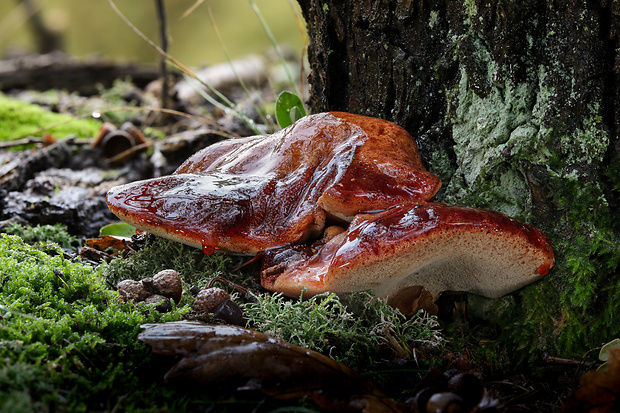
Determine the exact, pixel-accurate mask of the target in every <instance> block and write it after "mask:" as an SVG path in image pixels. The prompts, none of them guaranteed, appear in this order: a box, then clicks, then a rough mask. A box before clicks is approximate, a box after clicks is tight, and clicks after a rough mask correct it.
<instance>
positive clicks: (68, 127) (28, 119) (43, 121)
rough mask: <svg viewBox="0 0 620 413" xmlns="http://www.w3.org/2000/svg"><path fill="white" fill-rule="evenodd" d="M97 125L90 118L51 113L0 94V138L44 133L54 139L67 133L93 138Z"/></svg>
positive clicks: (0, 139)
mask: <svg viewBox="0 0 620 413" xmlns="http://www.w3.org/2000/svg"><path fill="white" fill-rule="evenodd" d="M100 127H101V122H99V121H96V120H94V119H79V118H76V117H73V116H71V115H66V114H59V113H53V112H50V111H48V110H46V109H44V108H42V107H41V106H38V105H34V104H29V103H24V102H20V101H19V100H16V99H13V98H11V97H8V96H6V95H3V94H1V93H0V141H4V140H9V139H12V138H15V137H27V136H30V135H33V136H42V135H43V134H47V133H51V134H52V135H53V136H54V137H55V138H64V137H65V136H68V135H73V136H77V137H78V138H93V137H95V136H97V133H98V131H99V128H100ZM43 129H44V130H43Z"/></svg>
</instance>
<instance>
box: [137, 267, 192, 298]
mask: <svg viewBox="0 0 620 413" xmlns="http://www.w3.org/2000/svg"><path fill="white" fill-rule="evenodd" d="M142 285H144V288H145V289H146V290H147V291H149V292H150V293H152V294H160V295H163V296H164V297H168V298H171V299H173V300H174V302H175V303H177V304H178V303H179V302H180V301H181V296H182V295H183V282H182V281H181V276H180V275H179V273H178V272H176V271H175V270H163V271H160V272H158V273H157V274H155V275H154V276H153V277H152V278H145V279H143V280H142Z"/></svg>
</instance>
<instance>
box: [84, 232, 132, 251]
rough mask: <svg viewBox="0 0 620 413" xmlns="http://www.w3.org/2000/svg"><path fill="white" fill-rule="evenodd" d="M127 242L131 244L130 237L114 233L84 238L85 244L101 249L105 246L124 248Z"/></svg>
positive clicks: (117, 248) (116, 248)
mask: <svg viewBox="0 0 620 413" xmlns="http://www.w3.org/2000/svg"><path fill="white" fill-rule="evenodd" d="M129 244H131V238H127V237H119V236H115V235H99V238H89V239H87V240H86V245H87V246H89V247H91V248H96V249H98V250H101V251H103V250H105V249H107V248H112V249H115V250H126V249H127V245H129Z"/></svg>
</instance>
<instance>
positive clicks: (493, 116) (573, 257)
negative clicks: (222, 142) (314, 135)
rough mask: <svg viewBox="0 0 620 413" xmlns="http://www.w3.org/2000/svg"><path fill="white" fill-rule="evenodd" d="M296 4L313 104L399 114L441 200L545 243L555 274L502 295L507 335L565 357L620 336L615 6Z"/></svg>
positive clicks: (465, 0) (619, 50)
mask: <svg viewBox="0 0 620 413" xmlns="http://www.w3.org/2000/svg"><path fill="white" fill-rule="evenodd" d="M299 3H300V5H301V8H302V12H303V14H304V17H305V18H306V22H307V24H308V32H309V36H310V46H309V51H308V56H309V60H310V67H311V70H312V71H311V74H310V83H311V87H312V93H311V98H310V102H309V104H310V107H311V109H312V111H314V112H318V111H324V110H345V111H350V112H354V113H359V114H365V115H370V116H376V117H381V118H384V119H388V120H392V121H394V122H396V123H398V124H400V125H401V126H403V127H405V128H406V129H407V130H408V131H409V132H411V133H412V135H413V136H414V137H415V138H416V140H417V142H418V145H419V147H420V149H421V153H422V155H423V156H424V157H425V160H426V162H427V163H428V166H429V168H430V170H431V171H432V172H435V173H436V174H438V175H439V176H440V177H441V178H442V181H443V185H444V186H443V189H442V192H440V194H439V199H440V200H444V201H447V202H450V203H454V204H465V205H473V206H478V207H486V208H490V209H495V210H498V211H501V212H504V213H507V214H509V215H511V216H514V217H516V218H518V219H521V220H524V221H527V222H529V223H533V224H534V225H537V226H539V227H540V228H541V229H543V230H545V232H547V234H548V235H549V236H550V238H551V239H552V242H553V243H554V246H555V250H556V256H557V265H556V268H555V269H554V270H553V271H552V273H551V274H550V275H549V276H548V277H546V280H545V281H543V282H541V283H537V284H535V285H533V286H531V287H528V288H526V289H524V290H522V291H521V292H520V293H518V294H515V295H512V296H510V297H506V298H505V299H502V300H499V301H497V302H495V303H493V304H494V306H495V314H501V317H506V314H510V315H511V316H512V319H511V320H512V321H511V323H512V324H511V326H510V327H508V328H505V329H504V330H503V331H504V334H505V335H506V337H508V338H509V339H510V340H511V341H512V342H513V343H514V344H515V345H516V346H518V347H527V348H529V349H531V350H539V349H540V348H546V349H548V350H550V351H554V352H556V353H557V352H560V353H563V354H565V355H579V354H580V353H581V352H583V351H585V350H586V349H587V348H590V347H595V346H597V345H600V343H602V342H607V341H610V340H612V339H613V338H615V337H617V336H618V335H619V334H620V306H619V305H618V303H619V302H620V276H619V275H618V261H619V260H620V252H619V251H618V245H620V244H619V242H620V236H619V234H620V230H619V225H618V221H620V209H619V206H618V204H619V201H620V194H619V193H620V166H619V161H618V152H619V151H620V143H619V140H618V133H619V131H620V93H619V92H620V41H619V40H618V36H619V32H620V2H618V1H611V0H602V1H584V0H581V1H580V0H566V1H563V0H558V1H546V2H543V1H534V0H529V1H528V0H526V1H521V2H504V1H497V0H487V1H484V0H483V1H479V0H462V1H449V0H440V1H419V2H411V1H396V0H382V1H374V2H371V1H367V0H366V1H349V2H341V1H335V0H324V1H318V0H299ZM491 318H492V317H491ZM503 323H504V324H506V322H505V318H504V322H503ZM532 354H533V353H532Z"/></svg>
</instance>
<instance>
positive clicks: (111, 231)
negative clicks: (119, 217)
mask: <svg viewBox="0 0 620 413" xmlns="http://www.w3.org/2000/svg"><path fill="white" fill-rule="evenodd" d="M135 233H136V227H134V226H132V225H129V224H127V223H125V222H119V223H118V224H109V225H106V226H104V227H103V228H101V229H100V230H99V235H113V236H117V237H127V238H131V236H132V235H134V234H135Z"/></svg>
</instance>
